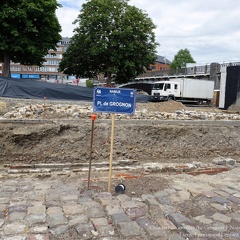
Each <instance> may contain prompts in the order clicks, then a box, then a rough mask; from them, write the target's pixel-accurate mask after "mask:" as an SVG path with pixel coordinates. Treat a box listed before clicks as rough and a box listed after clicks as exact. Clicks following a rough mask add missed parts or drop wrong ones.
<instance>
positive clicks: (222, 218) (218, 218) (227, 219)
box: [212, 213, 231, 223]
mask: <svg viewBox="0 0 240 240" xmlns="http://www.w3.org/2000/svg"><path fill="white" fill-rule="evenodd" d="M212 218H213V219H214V220H216V221H219V222H223V223H230V222H231V218H230V217H228V216H226V215H224V214H221V213H215V214H213V215H212Z"/></svg>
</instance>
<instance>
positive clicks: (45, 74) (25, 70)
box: [10, 38, 70, 80]
mask: <svg viewBox="0 0 240 240" xmlns="http://www.w3.org/2000/svg"><path fill="white" fill-rule="evenodd" d="M69 42H70V38H63V39H62V40H61V41H60V42H59V43H58V44H57V48H56V51H55V50H52V49H51V50H49V51H48V54H47V55H46V56H45V60H46V61H45V62H44V63H43V66H42V67H39V66H25V65H21V64H19V63H14V62H11V63H10V70H11V77H13V78H21V79H22V78H27V79H42V80H50V79H54V80H61V79H65V78H67V75H65V74H63V73H62V72H58V67H59V63H60V61H61V60H62V57H63V53H64V52H65V51H66V49H67V47H68V45H69Z"/></svg>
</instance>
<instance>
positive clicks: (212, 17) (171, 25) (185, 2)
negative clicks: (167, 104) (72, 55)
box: [57, 0, 240, 64]
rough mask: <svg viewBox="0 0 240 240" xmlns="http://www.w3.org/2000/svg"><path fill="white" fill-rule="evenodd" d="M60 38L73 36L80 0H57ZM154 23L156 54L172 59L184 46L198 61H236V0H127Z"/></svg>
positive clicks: (239, 34)
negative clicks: (60, 29) (59, 6)
mask: <svg viewBox="0 0 240 240" xmlns="http://www.w3.org/2000/svg"><path fill="white" fill-rule="evenodd" d="M58 2H59V3H60V4H62V6H63V7H62V8H60V9H58V10H57V16H58V19H59V22H60V24H61V26H62V33H61V35H62V36H63V37H71V36H73V29H74V28H75V27H76V25H73V24H72V22H73V21H74V20H75V19H76V18H77V16H78V14H79V11H80V9H81V5H82V4H83V3H85V2H86V1H84V0H59V1H58ZM129 4H130V5H134V6H136V7H137V8H139V9H142V10H144V11H145V12H146V13H147V14H148V16H149V17H150V18H151V19H152V21H153V23H154V24H155V25H156V26H157V28H156V29H155V34H156V40H157V42H158V43H159V44H160V46H159V47H158V48H157V53H158V55H161V56H165V57H166V58H167V59H168V60H170V61H172V60H173V58H174V56H175V55H176V54H177V52H178V51H179V50H180V49H185V48H187V49H188V50H189V51H190V53H191V55H192V57H193V58H194V60H195V61H196V62H197V63H198V64H206V63H212V62H218V63H223V62H240V1H239V0H151V1H149V0H130V1H129Z"/></svg>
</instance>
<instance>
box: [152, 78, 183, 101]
mask: <svg viewBox="0 0 240 240" xmlns="http://www.w3.org/2000/svg"><path fill="white" fill-rule="evenodd" d="M180 95H181V94H180V83H179V82H172V81H171V82H170V81H160V82H156V83H154V84H153V88H152V92H151V100H152V101H169V100H175V99H176V98H177V97H180Z"/></svg>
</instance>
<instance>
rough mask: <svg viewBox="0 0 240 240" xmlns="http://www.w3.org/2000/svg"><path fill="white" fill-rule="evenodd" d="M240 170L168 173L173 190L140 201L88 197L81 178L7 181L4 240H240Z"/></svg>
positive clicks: (0, 219)
mask: <svg viewBox="0 0 240 240" xmlns="http://www.w3.org/2000/svg"><path fill="white" fill-rule="evenodd" d="M239 170H240V167H239V166H236V167H235V168H233V169H232V170H230V171H228V172H223V173H219V174H217V175H211V176H210V175H205V174H202V175H199V176H192V175H188V174H178V175H173V174H172V175H171V174H165V175H164V174H163V173H162V175H164V177H165V178H166V179H167V180H168V181H169V186H168V187H167V188H165V189H163V190H160V191H156V192H154V193H151V194H149V191H147V190H146V194H142V195H140V196H136V195H133V194H131V193H128V192H126V193H125V194H116V193H114V191H112V193H108V192H104V191H97V189H91V190H87V188H86V186H87V184H86V182H83V181H82V180H81V179H80V177H79V178H75V179H72V181H71V176H70V177H66V176H58V177H56V176H55V177H49V178H46V177H45V178H44V177H40V176H38V177H33V176H31V175H26V176H14V177H13V176H9V177H6V176H2V178H1V179H0V186H1V187H0V236H1V237H0V238H1V239H3V240H49V239H97V240H117V239H131V240H135V239H136V240H145V239H146V240H147V239H161V240H165V239H169V240H182V239H191V240H192V239H218V240H221V239H228V240H230V239H240V176H239ZM66 178H68V179H67V181H66ZM126 184H127V181H126ZM156 184H158V183H157V182H156ZM113 188H114V186H113ZM146 188H147V186H146Z"/></svg>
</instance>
